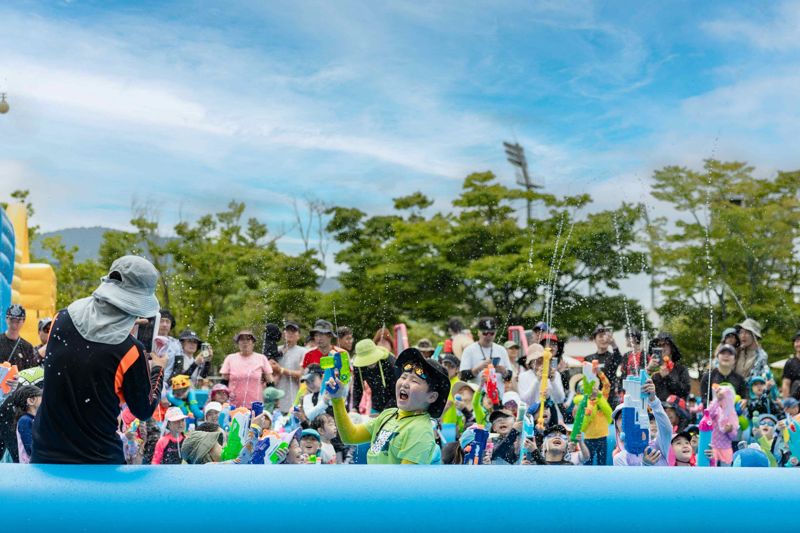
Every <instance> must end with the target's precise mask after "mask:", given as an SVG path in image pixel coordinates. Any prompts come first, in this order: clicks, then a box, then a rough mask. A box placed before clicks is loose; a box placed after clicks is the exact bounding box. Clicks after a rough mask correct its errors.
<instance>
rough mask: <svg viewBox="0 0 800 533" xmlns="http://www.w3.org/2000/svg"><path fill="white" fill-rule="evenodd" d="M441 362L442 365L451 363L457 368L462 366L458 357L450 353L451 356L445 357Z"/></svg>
mask: <svg viewBox="0 0 800 533" xmlns="http://www.w3.org/2000/svg"><path fill="white" fill-rule="evenodd" d="M439 362H440V363H442V364H445V363H450V364H451V365H453V366H454V367H456V368H458V367H459V366H461V361H459V360H458V357H456V356H455V355H453V354H451V353H449V354H447V355H445V356H444V357H442V358H441V360H440V361H439Z"/></svg>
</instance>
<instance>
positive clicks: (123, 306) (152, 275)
mask: <svg viewBox="0 0 800 533" xmlns="http://www.w3.org/2000/svg"><path fill="white" fill-rule="evenodd" d="M100 281H101V283H100V286H99V287H97V289H95V291H94V293H93V296H94V297H95V298H97V299H99V300H103V301H106V302H108V303H110V304H111V305H113V306H114V307H116V308H117V309H120V310H121V311H124V312H126V313H128V314H129V315H131V316H137V317H151V316H156V314H158V311H159V309H160V306H159V305H158V299H157V298H156V295H155V293H156V284H157V283H158V270H156V267H154V266H153V265H152V263H150V261H148V260H147V259H145V258H144V257H139V256H137V255H125V256H122V257H120V258H119V259H117V260H115V261H114V262H113V263H112V264H111V268H110V269H109V270H108V275H106V276H103V277H102V278H101V280H100Z"/></svg>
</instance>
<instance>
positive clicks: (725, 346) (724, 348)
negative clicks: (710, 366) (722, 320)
mask: <svg viewBox="0 0 800 533" xmlns="http://www.w3.org/2000/svg"><path fill="white" fill-rule="evenodd" d="M722 352H728V353H732V354H733V355H736V348H734V347H733V346H731V345H730V344H723V345H722V346H720V347H719V350H717V354H720V353H722Z"/></svg>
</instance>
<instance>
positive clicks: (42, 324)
mask: <svg viewBox="0 0 800 533" xmlns="http://www.w3.org/2000/svg"><path fill="white" fill-rule="evenodd" d="M52 323H53V319H52V318H50V317H49V316H46V317H44V318H42V319H41V320H39V331H44V329H45V328H48V327H50V324H52Z"/></svg>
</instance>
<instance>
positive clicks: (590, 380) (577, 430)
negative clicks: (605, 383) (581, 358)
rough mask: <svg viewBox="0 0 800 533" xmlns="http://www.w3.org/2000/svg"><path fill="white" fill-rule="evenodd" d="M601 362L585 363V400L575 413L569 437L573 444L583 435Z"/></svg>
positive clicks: (583, 380) (583, 383) (583, 382)
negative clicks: (587, 410) (584, 422)
mask: <svg viewBox="0 0 800 533" xmlns="http://www.w3.org/2000/svg"><path fill="white" fill-rule="evenodd" d="M598 367H599V361H593V362H591V363H583V379H582V381H581V383H582V385H583V399H582V400H581V403H580V404H579V405H578V411H577V412H576V413H575V422H574V423H573V424H572V432H571V433H570V435H569V440H571V441H572V442H577V441H578V436H579V435H580V434H581V429H582V428H583V420H584V418H585V416H586V414H587V413H586V408H587V407H588V405H589V397H590V396H591V395H592V390H593V389H594V382H595V381H596V380H597V369H598Z"/></svg>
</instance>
